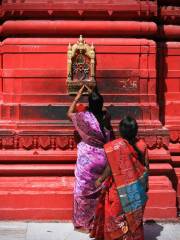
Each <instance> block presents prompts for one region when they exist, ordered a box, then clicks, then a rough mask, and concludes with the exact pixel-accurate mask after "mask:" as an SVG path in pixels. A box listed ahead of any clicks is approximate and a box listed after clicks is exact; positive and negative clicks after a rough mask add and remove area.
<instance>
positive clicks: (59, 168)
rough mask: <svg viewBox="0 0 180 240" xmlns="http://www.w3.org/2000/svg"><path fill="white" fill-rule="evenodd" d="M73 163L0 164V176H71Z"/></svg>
mask: <svg viewBox="0 0 180 240" xmlns="http://www.w3.org/2000/svg"><path fill="white" fill-rule="evenodd" d="M73 174H74V164H0V176H32V175H33V176H34V175H36V176H42V175H43V176H44V175H47V176H52V175H56V176H63V175H68V176H72V175H73Z"/></svg>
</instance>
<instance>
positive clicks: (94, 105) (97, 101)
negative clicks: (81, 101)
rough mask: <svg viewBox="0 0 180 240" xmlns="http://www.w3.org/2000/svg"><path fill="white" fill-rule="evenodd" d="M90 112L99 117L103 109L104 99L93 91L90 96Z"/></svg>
mask: <svg viewBox="0 0 180 240" xmlns="http://www.w3.org/2000/svg"><path fill="white" fill-rule="evenodd" d="M88 100H89V111H90V112H92V113H94V114H95V115H98V114H99V113H101V112H102V107H103V103H104V101H103V97H102V96H101V95H100V94H99V93H98V92H97V91H93V92H92V93H91V94H90V95H89V98H88Z"/></svg>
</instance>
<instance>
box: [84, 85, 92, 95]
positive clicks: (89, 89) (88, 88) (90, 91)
mask: <svg viewBox="0 0 180 240" xmlns="http://www.w3.org/2000/svg"><path fill="white" fill-rule="evenodd" d="M84 86H85V88H86V89H87V90H88V94H89V95H90V94H91V93H92V89H91V88H90V87H88V86H87V85H86V84H85V85H84Z"/></svg>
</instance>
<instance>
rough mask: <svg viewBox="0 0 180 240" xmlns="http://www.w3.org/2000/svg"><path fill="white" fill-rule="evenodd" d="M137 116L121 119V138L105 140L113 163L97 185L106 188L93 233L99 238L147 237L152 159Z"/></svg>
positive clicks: (140, 239) (136, 239)
mask: <svg viewBox="0 0 180 240" xmlns="http://www.w3.org/2000/svg"><path fill="white" fill-rule="evenodd" d="M137 130H138V125H137V123H136V120H135V119H133V118H131V117H125V118H124V119H123V120H122V121H121V122H120V135H121V138H119V139H116V140H114V141H112V142H109V143H107V144H105V146H104V148H105V152H106V155H107V160H108V163H109V165H108V166H107V167H106V169H105V171H104V172H103V174H102V175H101V177H100V178H99V179H98V180H97V181H96V186H100V185H101V183H102V182H103V186H104V190H103V191H102V192H101V197H100V198H99V202H98V204H97V208H96V214H95V217H94V220H93V224H92V225H93V226H92V230H91V237H94V238H95V239H96V240H144V235H143V213H144V208H145V204H146V201H147V194H146V191H147V183H148V171H147V170H148V162H147V151H146V145H145V143H144V141H142V140H138V139H137V138H136V134H137Z"/></svg>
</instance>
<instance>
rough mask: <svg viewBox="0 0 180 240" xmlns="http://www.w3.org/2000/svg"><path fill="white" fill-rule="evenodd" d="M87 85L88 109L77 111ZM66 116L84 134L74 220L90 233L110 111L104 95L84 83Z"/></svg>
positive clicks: (104, 158)
mask: <svg viewBox="0 0 180 240" xmlns="http://www.w3.org/2000/svg"><path fill="white" fill-rule="evenodd" d="M85 88H87V89H88V91H89V97H88V100H89V109H88V111H79V112H76V104H77V102H78V100H79V99H80V97H81V96H82V94H83V91H84V89H85ZM67 115H68V117H69V118H70V119H71V120H72V122H73V125H74V127H75V128H76V130H77V131H78V133H79V135H80V137H81V142H80V143H79V144H78V146H77V163H76V168H75V187H74V215H73V222H74V227H75V229H77V230H80V231H84V232H89V230H90V226H91V222H92V218H93V216H94V213H95V208H96V204H97V201H98V198H99V195H100V191H101V186H99V187H96V186H95V181H96V180H97V178H99V177H100V175H101V174H102V173H103V171H104V169H105V167H106V164H107V159H106V154H105V151H104V149H103V146H104V144H105V143H106V142H107V141H108V139H109V136H110V134H109V133H110V131H109V130H108V129H107V127H106V126H107V114H106V113H105V112H104V111H103V98H102V96H101V95H100V94H99V93H98V92H92V91H91V90H90V89H89V88H88V87H87V86H83V87H82V88H81V89H80V90H79V92H78V94H77V96H76V97H75V99H74V101H73V103H72V104H71V106H70V108H69V110H68V113H67Z"/></svg>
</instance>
